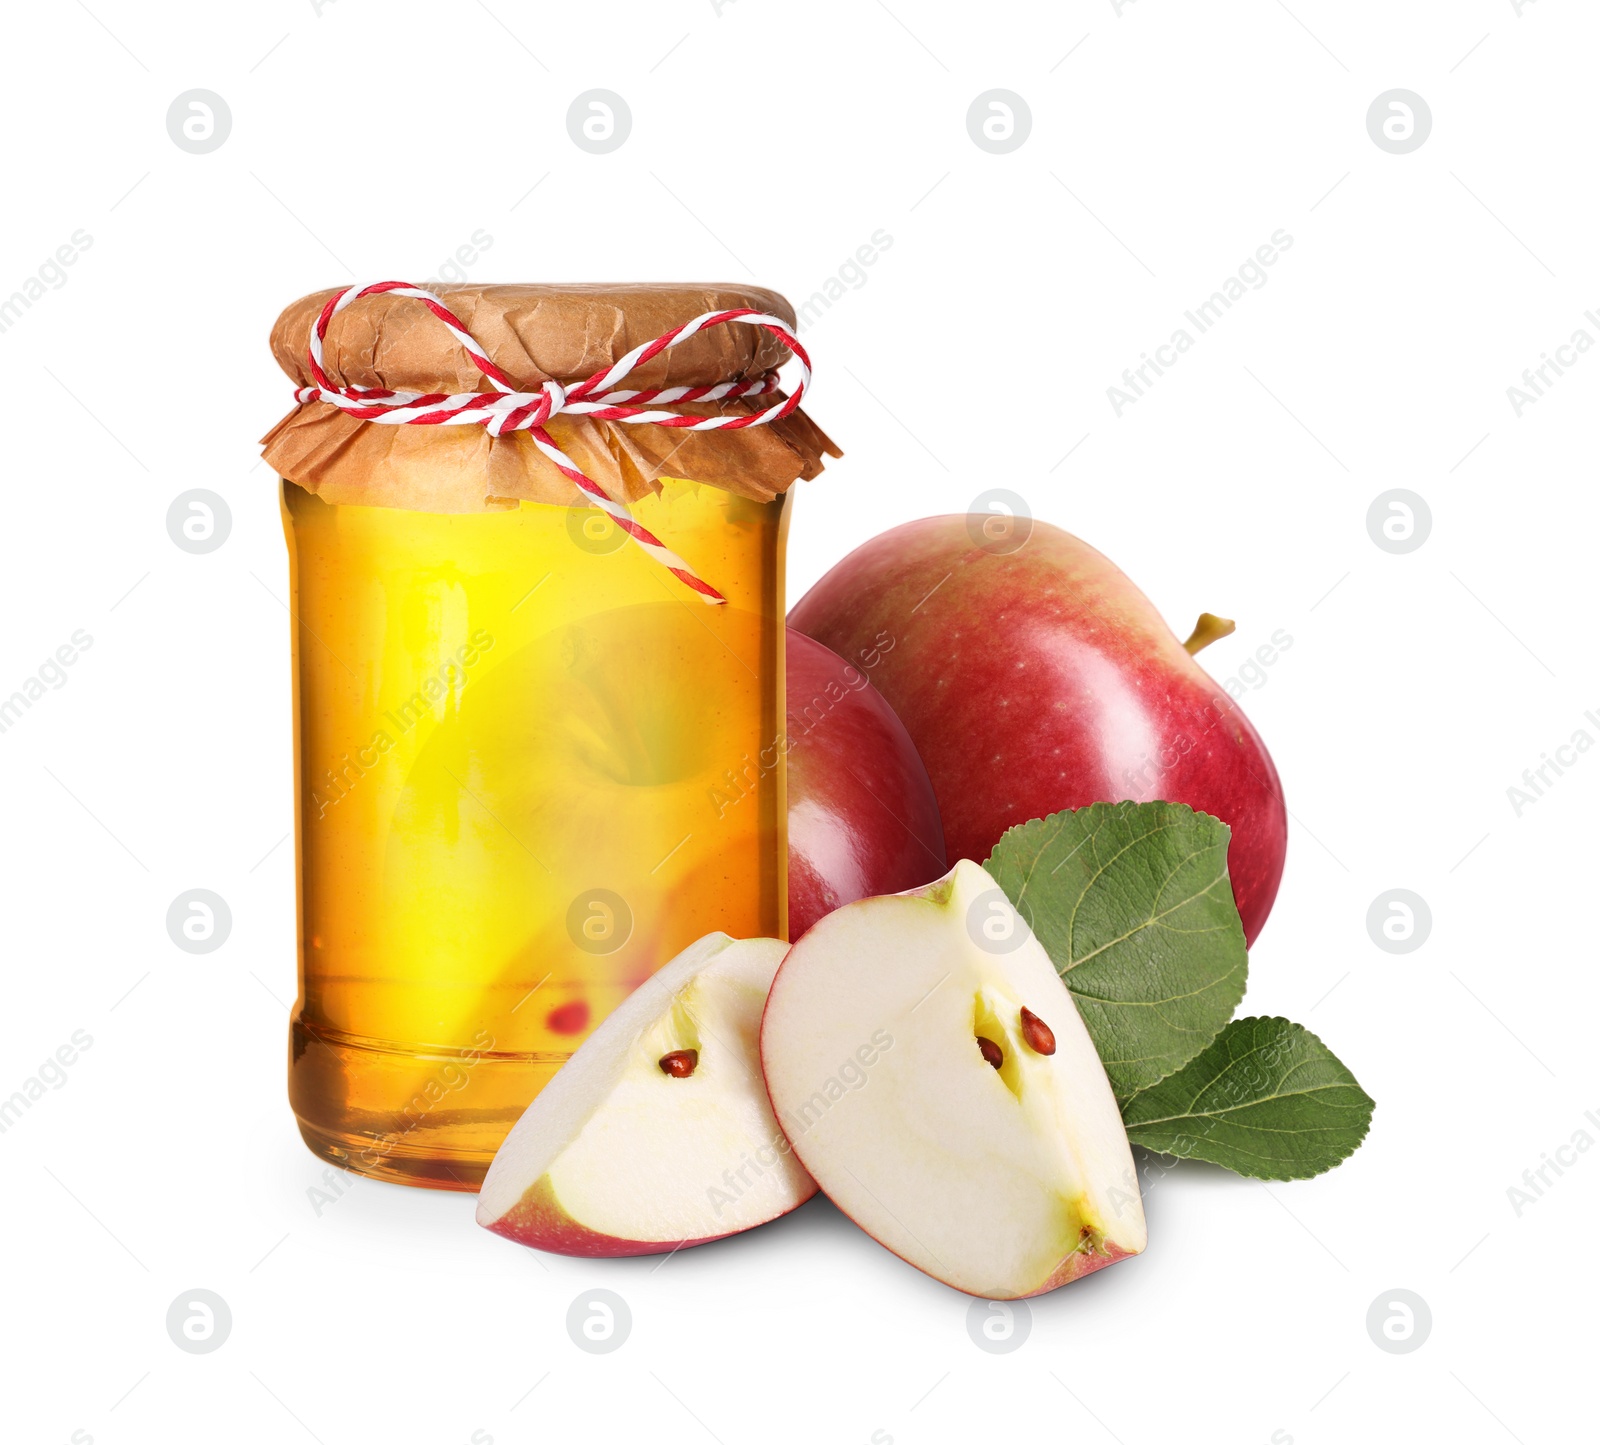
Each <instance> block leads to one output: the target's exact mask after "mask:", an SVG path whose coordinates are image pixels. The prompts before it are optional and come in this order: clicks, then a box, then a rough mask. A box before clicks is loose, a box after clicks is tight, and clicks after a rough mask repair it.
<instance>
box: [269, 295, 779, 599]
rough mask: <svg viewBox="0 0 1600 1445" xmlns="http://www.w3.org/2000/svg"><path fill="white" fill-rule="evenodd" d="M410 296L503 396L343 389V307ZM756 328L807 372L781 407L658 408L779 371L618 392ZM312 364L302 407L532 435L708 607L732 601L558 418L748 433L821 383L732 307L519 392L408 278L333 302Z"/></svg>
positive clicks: (318, 332)
mask: <svg viewBox="0 0 1600 1445" xmlns="http://www.w3.org/2000/svg"><path fill="white" fill-rule="evenodd" d="M384 294H388V295H393V296H409V297H411V298H413V299H414V300H417V301H420V302H422V304H423V305H424V306H426V307H427V308H428V310H430V311H431V312H433V314H434V315H435V316H437V317H438V318H439V320H440V321H442V322H444V324H445V325H446V326H448V327H449V328H450V330H451V331H452V332H454V333H455V337H456V340H458V341H459V342H460V343H461V344H462V345H463V346H464V347H465V348H466V349H467V354H468V355H469V356H470V357H471V358H472V360H473V363H474V364H475V365H476V366H477V368H478V370H479V371H481V372H482V373H483V374H484V375H485V376H486V377H488V378H489V381H490V382H491V383H492V384H493V385H494V386H495V388H496V391H493V392H484V391H464V392H456V393H454V394H446V393H444V392H426V393H424V392H415V391H385V390H382V389H380V388H377V387H364V386H339V385H338V384H336V383H335V382H334V381H333V380H332V379H331V378H330V377H329V376H328V374H327V372H326V371H324V370H323V367H322V342H323V338H324V337H326V336H327V334H328V323H329V322H330V321H332V320H333V318H334V317H335V316H337V315H338V314H339V313H340V312H341V311H343V310H344V309H345V308H346V307H347V306H349V305H351V304H352V303H354V302H356V301H359V300H360V299H361V298H362V297H363V296H378V295H384ZM735 321H737V322H739V323H741V324H743V325H746V326H759V327H761V328H762V329H763V330H766V331H769V332H771V333H772V335H774V336H776V337H777V338H778V340H779V341H781V342H782V343H783V344H784V346H786V347H787V348H788V349H789V351H790V352H791V353H792V355H793V356H794V358H795V360H796V361H798V362H799V363H800V376H799V380H798V383H797V384H796V386H795V388H794V391H793V392H791V393H790V395H789V397H788V398H787V399H786V400H785V401H783V402H780V403H777V404H775V405H773V406H770V407H768V408H767V409H766V410H765V411H758V412H754V413H752V414H751V415H749V416H706V417H701V416H686V415H684V414H683V413H682V412H676V411H658V410H652V406H653V405H654V404H656V403H670V402H679V401H722V400H724V399H725V398H728V397H746V396H762V395H765V394H767V393H768V392H773V391H776V390H777V388H778V375H777V373H776V372H775V371H773V372H768V373H767V374H766V375H765V376H762V377H759V378H757V379H756V380H754V381H724V382H719V383H717V384H716V385H715V386H668V387H660V388H658V389H656V390H654V391H615V390H613V389H612V388H613V387H615V386H616V384H617V383H618V382H619V381H621V380H622V379H623V378H624V377H626V376H627V375H628V373H629V372H631V371H632V370H634V368H635V367H638V366H642V365H644V363H645V362H647V361H649V360H651V359H652V358H653V357H656V356H659V355H660V354H661V353H662V352H663V351H670V350H671V349H672V348H673V347H674V346H677V345H680V344H681V343H682V342H685V341H687V340H688V339H689V338H690V337H691V336H693V335H695V334H696V333H697V332H701V331H704V330H706V329H707V328H708V327H712V326H723V325H726V324H728V323H730V322H735ZM306 361H307V364H308V366H309V368H310V371H311V375H312V377H313V379H314V380H315V382H316V385H314V386H303V387H300V388H298V389H297V390H296V391H295V400H296V401H299V402H301V403H305V402H312V401H324V402H327V403H328V404H329V405H330V406H336V407H338V408H339V409H340V410H341V411H343V412H344V413H345V414H346V415H347V416H353V417H356V418H358V419H360V420H362V421H372V422H379V423H381V424H382V425H385V426H481V427H484V428H485V429H486V430H487V431H488V433H489V435H490V436H504V435H505V434H506V433H507V432H513V431H525V432H527V433H528V435H529V436H530V437H532V438H533V443H534V445H535V446H536V447H538V448H539V450H540V451H541V452H543V453H544V455H545V456H546V457H548V458H549V459H550V461H551V462H552V463H554V465H555V467H556V469H557V470H558V471H559V472H560V473H561V474H562V476H564V477H566V478H567V479H568V480H570V481H571V482H572V483H573V484H574V485H576V486H577V487H578V489H579V490H580V491H581V492H583V494H584V496H585V497H586V498H587V499H588V501H589V503H590V505H592V506H595V507H598V508H599V509H600V510H601V511H603V512H605V513H606V514H607V515H609V516H610V517H611V518H612V519H613V520H614V521H615V522H616V524H617V526H619V527H620V528H621V529H622V530H623V531H624V532H626V533H627V534H628V535H629V536H630V537H632V538H633V540H634V541H635V542H637V543H638V544H639V546H641V547H642V548H644V550H645V551H646V552H648V553H649V554H650V556H652V557H654V558H655V560H656V561H658V562H660V563H661V564H662V566H664V567H665V568H666V569H667V570H668V571H669V572H671V573H672V575H673V576H674V577H676V578H677V579H678V580H679V581H680V582H682V583H683V584H684V585H685V586H686V587H691V588H693V589H694V590H695V591H696V592H698V593H699V594H700V595H701V596H702V597H703V598H705V600H706V601H707V602H710V603H713V604H715V603H720V602H725V601H726V600H727V599H726V598H725V597H724V596H723V595H722V594H721V593H720V592H718V591H717V589H716V588H715V587H713V586H711V584H710V583H708V582H706V581H704V580H703V579H701V578H700V577H698V576H696V575H695V572H694V570H693V569H692V568H691V567H690V566H689V564H688V563H687V562H685V561H684V560H683V558H682V557H680V556H678V554H677V553H676V552H674V551H672V550H671V549H670V548H669V547H667V546H665V545H664V544H663V543H662V542H661V540H660V539H659V538H658V537H656V536H654V535H652V534H651V533H650V532H649V531H648V530H646V529H645V528H644V527H641V526H640V525H639V524H638V523H637V522H636V521H634V519H633V516H632V514H631V513H630V512H629V511H628V509H627V507H625V506H624V505H623V504H622V503H621V502H617V501H613V500H612V499H611V498H610V497H609V496H607V495H606V493H605V492H604V491H603V490H602V489H601V487H600V485H599V483H597V482H595V481H593V480H592V479H591V478H589V477H587V476H585V475H584V474H583V472H581V471H580V470H579V469H578V468H577V467H576V466H575V465H574V464H573V461H572V458H571V457H569V456H568V455H567V454H566V453H565V452H564V451H562V450H561V448H560V447H558V446H557V445H556V444H555V442H554V441H552V440H551V438H550V434H549V433H548V432H547V431H546V430H545V425H546V423H548V422H549V420H550V419H551V417H554V416H560V415H562V414H563V413H565V414H566V415H568V416H591V417H594V418H596V419H597V420H599V421H619V422H628V423H630V424H647V425H650V426H666V427H677V428H679V429H681V430H684V431H741V430H743V429H744V428H745V427H752V426H766V425H767V424H768V423H770V422H775V421H777V420H779V419H780V418H781V417H786V416H788V415H789V414H790V413H791V412H793V411H794V409H795V408H796V407H797V406H799V405H800V398H801V397H802V396H804V395H805V390H806V387H807V386H809V385H810V383H811V358H810V357H809V356H807V355H806V351H805V348H804V347H803V346H802V345H801V344H800V342H799V341H798V340H797V339H796V338H795V336H794V335H793V334H792V333H791V332H790V330H789V328H788V326H787V325H786V324H785V323H784V322H783V321H781V320H779V318H778V317H776V316H768V315H767V314H766V313H765V312H761V311H757V310H755V309H754V308H753V307H749V306H744V307H736V308H734V309H733V310H729V311H707V312H705V313H704V314H702V315H700V316H696V317H695V318H694V320H692V321H685V322H684V323H683V325H682V326H675V327H673V328H672V330H671V331H668V332H665V333H663V334H662V335H660V336H658V337H656V339H655V340H654V341H650V342H646V343H645V344H644V345H643V346H636V347H634V349H633V350H632V351H630V352H629V353H628V354H627V355H626V356H624V357H623V358H622V359H621V360H619V361H616V362H613V363H612V364H611V365H610V366H608V367H607V368H606V369H605V370H604V371H597V372H596V373H595V374H594V375H593V376H591V377H589V378H588V379H587V380H585V381H580V382H577V383H575V384H574V385H572V386H567V387H564V386H562V385H561V383H560V382H558V381H547V382H545V383H544V385H543V386H541V387H540V388H539V390H538V391H518V390H517V388H516V386H515V384H514V383H513V382H512V380H511V378H510V377H508V376H507V375H506V374H505V373H504V372H503V371H502V370H501V369H500V368H499V367H498V366H496V365H495V364H494V362H492V361H491V360H489V357H488V354H487V353H486V352H485V351H484V349H483V347H481V346H480V345H479V344H478V342H477V341H476V339H475V338H474V337H473V336H472V334H471V332H469V331H468V330H467V328H466V327H465V326H463V325H462V324H461V322H460V320H459V319H458V318H457V317H456V316H455V315H454V314H453V313H452V312H451V310H450V308H449V307H448V306H446V305H445V304H444V303H443V302H442V301H440V300H439V298H438V297H437V296H435V295H434V294H433V292H431V291H424V290H423V289H422V288H421V287H420V286H411V285H408V284H407V283H406V282H404V281H378V282H375V283H373V284H372V285H370V286H351V287H350V288H349V289H348V290H345V291H342V292H340V293H339V294H338V295H337V296H334V297H332V298H330V299H329V301H328V304H327V305H326V306H324V307H323V308H322V313H321V315H319V316H318V317H317V324H316V325H315V326H314V327H313V328H312V330H311V339H310V343H309V345H308V346H307V348H306Z"/></svg>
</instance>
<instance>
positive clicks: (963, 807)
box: [789, 515, 1288, 943]
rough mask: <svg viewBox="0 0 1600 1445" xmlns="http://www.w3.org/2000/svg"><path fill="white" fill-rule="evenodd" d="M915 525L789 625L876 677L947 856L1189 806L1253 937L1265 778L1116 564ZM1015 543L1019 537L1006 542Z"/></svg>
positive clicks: (1265, 821) (1265, 831)
mask: <svg viewBox="0 0 1600 1445" xmlns="http://www.w3.org/2000/svg"><path fill="white" fill-rule="evenodd" d="M993 522H994V518H993V517H992V516H984V515H974V516H971V517H968V516H961V515H955V516H944V517H926V518H923V519H922V520H920V521H915V522H907V523H905V524H904V525H902V526H899V527H895V528H893V529H891V530H890V531H888V532H884V533H883V534H882V535H880V536H878V537H875V538H873V539H872V540H871V541H870V542H867V543H865V544H863V545H862V546H860V547H858V548H857V549H856V550H855V551H854V552H852V553H850V555H849V556H847V557H846V558H844V560H843V561H841V562H840V563H838V565H837V566H835V567H834V568H833V569H832V571H830V572H829V573H828V574H827V575H826V576H824V577H823V578H822V580H821V581H819V582H818V583H817V584H816V586H814V587H813V588H812V589H811V590H810V591H809V592H808V593H807V594H806V595H805V596H804V597H803V598H801V599H800V601H799V603H798V604H796V606H795V607H794V609H793V610H792V611H791V612H790V614H789V624H790V626H791V627H793V628H794V629H796V630H798V631H800V632H804V633H806V634H807V635H809V636H811V637H814V638H816V639H817V640H818V641H819V642H822V643H825V644H826V645H827V646H829V647H831V648H832V649H833V650H834V651H835V652H837V653H839V654H840V655H841V656H842V657H845V658H852V657H857V656H862V655H865V654H866V653H867V652H871V651H874V650H875V651H876V652H877V653H878V654H880V661H879V663H878V665H877V666H876V667H875V668H874V669H873V673H872V678H873V682H874V683H875V685H876V686H877V688H878V690H879V691H880V692H881V693H882V694H883V696H884V697H885V698H886V699H887V700H888V702H889V704H890V706H891V707H893V708H894V710H895V712H896V714H897V715H898V716H899V718H900V720H901V721H902V722H903V723H904V724H905V726H906V730H907V731H908V732H909V733H910V735H911V738H912V741H913V742H914V743H915V745H916V748H917V751H918V752H919V754H920V755H921V757H922V760H923V762H924V763H925V764H926V765H927V769H928V775H929V777H931V778H932V780H933V788H934V793H935V794H936V796H937V798H938V802H939V811H940V815H941V817H942V819H943V822H944V842H945V853H946V856H947V857H950V858H971V859H973V860H974V861H977V862H982V861H983V860H984V859H985V858H987V857H988V856H989V854H990V852H991V851H992V850H993V848H994V845H995V843H996V842H998V841H999V838H1000V835H1001V834H1002V833H1004V832H1005V830H1006V829H1007V828H1010V827H1012V826H1013V825H1015V824H1017V823H1025V822H1027V821H1028V820H1029V819H1030V818H1037V817H1043V816H1045V815H1047V814H1050V813H1054V812H1059V811H1060V810H1061V809H1063V808H1081V807H1084V806H1086V805H1088V804H1090V803H1101V802H1106V803H1111V802H1120V801H1123V800H1124V799H1131V800H1133V801H1135V802H1145V801H1149V800H1151V799H1156V798H1161V799H1166V800H1168V801H1170V802H1176V803H1187V804H1188V805H1189V806H1190V807H1192V808H1195V809H1198V810H1199V811H1202V812H1206V813H1210V814H1212V815H1213V816H1214V817H1217V818H1220V819H1222V821H1223V822H1225V823H1227V824H1228V826H1229V827H1230V828H1231V829H1232V832H1233V837H1232V841H1231V842H1230V844H1229V847H1228V871H1229V874H1230V876H1231V878H1232V881H1233V892H1234V899H1235V901H1236V902H1237V904H1238V907H1239V915H1240V918H1241V920H1242V922H1243V924H1244V931H1245V938H1246V941H1247V942H1251V943H1253V942H1254V941H1255V938H1256V935H1257V934H1259V933H1260V931H1261V927H1262V925H1263V924H1264V923H1265V922H1266V919H1267V914H1268V913H1269V912H1270V911H1271V908H1272V903H1273V899H1274V898H1275V897H1276V896H1277V892H1278V883H1279V880H1280V879H1281V878H1282V876H1283V859H1284V851H1285V848H1286V846H1287V843H1288V816H1287V813H1286V811H1285V808H1284V802H1283V788H1282V785H1281V783H1280V782H1279V780H1278V772H1277V769H1276V768H1275V767H1274V766H1273V763H1272V759H1271V757H1270V756H1269V755H1268V753H1267V749H1266V747H1265V745H1264V744H1263V743H1262V741H1261V739H1260V737H1259V736H1258V735H1257V733H1256V731H1255V729H1254V728H1253V727H1251V726H1250V723H1249V721H1248V720H1247V719H1246V718H1245V716H1244V714H1243V713H1242V712H1240V710H1239V707H1238V704H1237V703H1236V702H1234V700H1233V699H1232V698H1230V697H1229V696H1228V694H1227V693H1226V692H1224V691H1223V689H1222V688H1221V686H1219V685H1218V684H1217V683H1216V682H1215V681H1213V680H1212V678H1211V677H1210V676H1209V674H1207V673H1206V672H1205V671H1204V670H1203V669H1202V668H1201V667H1200V666H1199V664H1198V663H1196V662H1195V661H1194V659H1193V658H1192V657H1191V656H1190V655H1189V654H1188V653H1187V652H1186V651H1185V650H1184V646H1183V644H1182V643H1181V642H1180V641H1179V640H1178V638H1177V637H1176V636H1174V635H1173V633H1172V631H1171V629H1170V628H1169V627H1168V626H1167V625H1166V623H1165V622H1164V621H1163V620H1162V618H1161V615H1160V614H1159V613H1158V612H1157V611H1156V609H1155V608H1154V607H1153V606H1152V605H1151V603H1150V601H1149V599H1148V598H1146V597H1145V596H1144V594H1143V593H1141V592H1140V591H1139V590H1138V589H1137V588H1136V587H1135V586H1134V585H1133V583H1132V582H1130V581H1129V580H1128V578H1127V577H1125V576H1124V575H1123V574H1122V573H1121V572H1120V571H1119V570H1118V569H1117V568H1116V567H1115V566H1114V565H1113V564H1112V563H1111V562H1110V561H1108V560H1107V559H1106V558H1105V557H1103V556H1101V554H1100V553H1099V552H1097V551H1095V550H1094V548H1092V547H1090V546H1089V545H1088V544H1087V543H1085V542H1082V541H1080V540H1079V539H1078V538H1076V537H1074V536H1072V535H1071V534H1070V533H1067V532H1064V531H1062V530H1061V529H1060V528H1059V527H1052V526H1049V525H1048V524H1046V523H1043V522H1037V521H1035V522H1033V523H1032V524H1031V531H1029V532H1025V533H1018V534H1016V535H1014V536H1013V537H1012V538H1011V539H1010V540H1004V541H999V542H992V541H986V540H985V536H986V534H985V531H984V525H985V523H989V524H992V523H993ZM1019 542H1020V545H1019Z"/></svg>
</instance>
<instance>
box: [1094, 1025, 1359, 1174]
mask: <svg viewBox="0 0 1600 1445" xmlns="http://www.w3.org/2000/svg"><path fill="white" fill-rule="evenodd" d="M1372 1109H1373V1103H1372V1100H1371V1099H1370V1098H1368V1097H1367V1095H1366V1094H1365V1093H1364V1092H1363V1091H1362V1088H1361V1085H1360V1084H1358V1083H1357V1082H1356V1081H1355V1076H1354V1075H1353V1074H1351V1072H1350V1070H1349V1069H1347V1068H1345V1066H1344V1065H1343V1064H1341V1063H1340V1062H1339V1060H1338V1059H1336V1058H1335V1057H1334V1056H1333V1054H1332V1052H1331V1051H1330V1050H1329V1049H1328V1047H1327V1045H1326V1044H1324V1043H1323V1042H1322V1040H1321V1039H1319V1038H1318V1037H1317V1036H1316V1035H1315V1034H1314V1033H1312V1032H1311V1030H1310V1029H1307V1028H1302V1027H1301V1026H1300V1025H1299V1024H1292V1023H1290V1022H1289V1020H1288V1019H1277V1018H1271V1019H1269V1018H1251V1019H1236V1020H1235V1021H1234V1022H1233V1023H1231V1024H1229V1025H1228V1027H1227V1028H1225V1029H1224V1030H1223V1031H1222V1033H1221V1034H1220V1035H1218V1037H1217V1040H1216V1042H1215V1043H1213V1044H1212V1045H1211V1046H1210V1048H1208V1049H1205V1050H1204V1051H1203V1052H1202V1053H1201V1054H1200V1055H1199V1057H1198V1058H1195V1059H1193V1060H1191V1061H1190V1062H1189V1063H1188V1064H1187V1065H1185V1067H1184V1068H1182V1069H1180V1070H1179V1071H1178V1072H1177V1073H1176V1074H1173V1075H1171V1076H1170V1077H1169V1078H1165V1079H1163V1080H1161V1082H1160V1083H1158V1084H1153V1085H1152V1086H1151V1087H1150V1088H1148V1089H1144V1090H1142V1091H1141V1092H1139V1093H1137V1094H1135V1095H1134V1096H1133V1097H1132V1098H1131V1099H1129V1100H1128V1102H1127V1103H1126V1104H1125V1105H1124V1106H1123V1110H1122V1118H1123V1123H1124V1124H1126V1125H1127V1129H1128V1138H1129V1140H1130V1141H1131V1142H1132V1143H1134V1144H1143V1145H1144V1146H1145V1148H1147V1149H1156V1150H1159V1151H1160V1152H1161V1153H1163V1154H1175V1155H1177V1156H1178V1157H1179V1158H1181V1159H1209V1160H1210V1161H1211V1162H1212V1163H1213V1164H1220V1165H1222V1166H1223V1168H1225V1169H1232V1170H1233V1171H1234V1173H1236V1174H1248V1175H1250V1176H1251V1178H1253V1179H1309V1178H1310V1177H1311V1176H1312V1175H1313V1174H1321V1173H1322V1172H1323V1170H1325V1169H1332V1168H1333V1166H1334V1165H1335V1164H1337V1163H1338V1162H1339V1161H1340V1160H1341V1159H1344V1158H1346V1157H1348V1156H1349V1155H1351V1154H1353V1153H1354V1152H1355V1150H1356V1148H1357V1146H1358V1145H1359V1144H1360V1143H1361V1141H1362V1140H1363V1139H1364V1138H1366V1136H1367V1128H1368V1126H1369V1125H1370V1124H1371V1123H1372Z"/></svg>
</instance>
